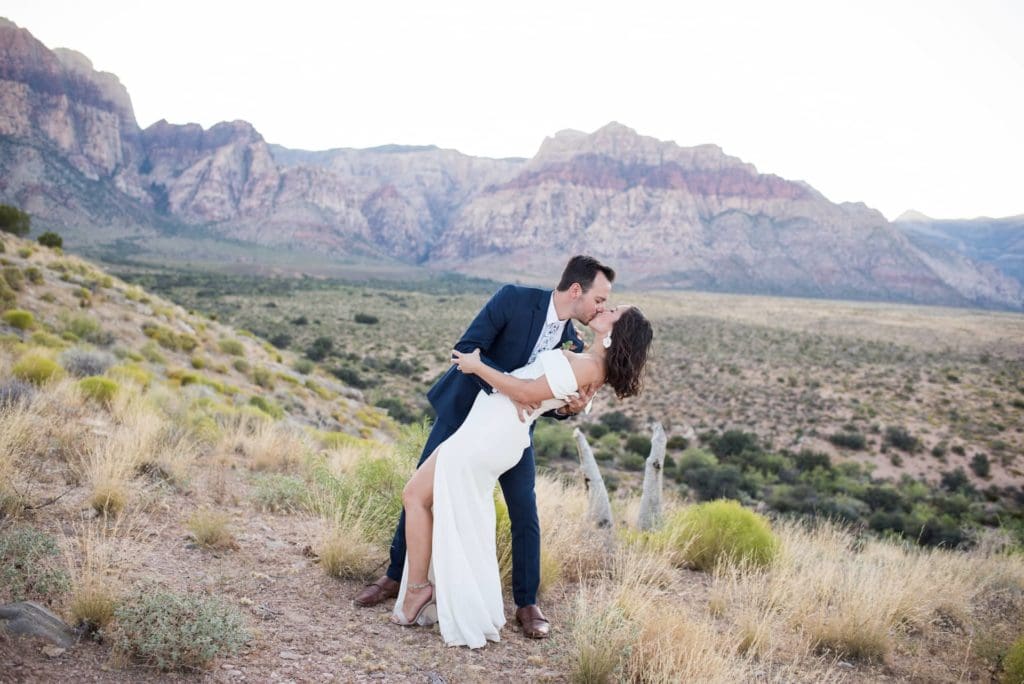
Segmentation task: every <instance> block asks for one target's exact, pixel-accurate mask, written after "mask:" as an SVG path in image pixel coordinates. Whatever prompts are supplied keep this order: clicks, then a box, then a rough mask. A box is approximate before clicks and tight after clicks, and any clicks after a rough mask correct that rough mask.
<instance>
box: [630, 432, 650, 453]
mask: <svg viewBox="0 0 1024 684" xmlns="http://www.w3.org/2000/svg"><path fill="white" fill-rule="evenodd" d="M626 451H632V452H633V453H635V454H640V455H641V456H647V455H648V454H650V453H651V439H650V437H646V436H644V435H639V434H631V435H629V436H628V437H626Z"/></svg>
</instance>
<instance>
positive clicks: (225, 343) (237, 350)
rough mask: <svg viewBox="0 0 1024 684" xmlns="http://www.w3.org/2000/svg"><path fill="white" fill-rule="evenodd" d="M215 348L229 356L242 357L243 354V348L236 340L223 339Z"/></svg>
mask: <svg viewBox="0 0 1024 684" xmlns="http://www.w3.org/2000/svg"><path fill="white" fill-rule="evenodd" d="M217 347H218V348H219V349H220V350H221V352H222V353H224V354H229V355H231V356H243V355H244V354H245V346H244V345H243V344H242V343H241V342H239V341H238V340H230V339H223V340H220V341H219V342H218V343H217Z"/></svg>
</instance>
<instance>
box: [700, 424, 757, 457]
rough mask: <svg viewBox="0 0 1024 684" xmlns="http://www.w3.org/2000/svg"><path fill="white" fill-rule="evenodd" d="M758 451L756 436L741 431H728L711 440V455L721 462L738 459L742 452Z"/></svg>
mask: <svg viewBox="0 0 1024 684" xmlns="http://www.w3.org/2000/svg"><path fill="white" fill-rule="evenodd" d="M760 450H761V447H760V445H759V444H758V441H757V435H755V434H753V433H751V432H743V431H742V430H728V431H726V432H724V433H722V434H721V435H719V436H718V437H715V438H714V439H713V440H711V451H712V453H714V454H715V456H717V457H718V458H719V459H721V460H723V461H727V460H729V459H732V458H736V457H739V456H741V455H743V453H744V452H751V451H752V452H757V451H760Z"/></svg>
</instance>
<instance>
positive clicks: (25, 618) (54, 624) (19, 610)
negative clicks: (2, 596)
mask: <svg viewBox="0 0 1024 684" xmlns="http://www.w3.org/2000/svg"><path fill="white" fill-rule="evenodd" d="M0 630H4V631H7V632H8V633H10V634H13V635H16V636H22V637H36V638H39V639H45V640H46V641H49V642H50V643H51V644H54V645H55V646H59V647H61V648H71V647H72V646H74V645H75V642H76V640H77V638H76V635H75V632H74V630H72V629H71V627H69V626H68V625H67V624H66V623H65V622H64V621H63V620H61V619H60V618H59V617H57V616H56V615H54V614H53V613H52V612H50V611H49V610H48V609H47V608H45V607H44V606H41V605H39V604H38V603H35V602H33V601H23V602H19V603H8V604H6V605H3V606H0Z"/></svg>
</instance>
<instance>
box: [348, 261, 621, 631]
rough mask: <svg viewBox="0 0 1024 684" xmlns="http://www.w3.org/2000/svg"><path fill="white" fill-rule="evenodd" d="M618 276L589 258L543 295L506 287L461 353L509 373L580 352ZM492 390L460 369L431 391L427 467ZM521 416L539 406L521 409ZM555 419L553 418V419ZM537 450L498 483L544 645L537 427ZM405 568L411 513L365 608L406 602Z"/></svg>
mask: <svg viewBox="0 0 1024 684" xmlns="http://www.w3.org/2000/svg"><path fill="white" fill-rule="evenodd" d="M613 280H615V271H614V270H612V269H611V268H610V267H608V266H605V265H604V264H602V263H600V262H599V261H598V260H597V259H594V258H593V257H589V256H574V257H573V258H572V259H570V260H569V263H568V264H566V267H565V270H564V271H563V272H562V278H561V280H560V281H559V283H558V287H557V288H556V289H555V290H554V291H551V290H541V289H537V288H531V287H519V286H516V285H505V286H504V287H502V288H501V289H500V290H498V292H497V293H496V294H495V295H494V296H493V297H491V299H490V301H488V302H487V304H486V305H484V308H483V309H481V310H480V313H478V314H477V316H476V318H474V319H473V322H472V323H470V325H469V328H468V329H467V330H466V332H465V333H463V335H462V339H460V340H459V341H458V343H457V344H456V345H455V348H456V349H458V350H459V351H461V352H472V351H473V350H474V349H477V348H479V349H480V353H481V356H482V357H483V360H484V362H485V363H486V364H487V365H489V366H491V367H493V368H496V369H498V370H500V371H503V372H508V371H511V370H514V369H516V368H519V367H521V366H525V365H527V363H529V362H531V361H533V360H534V359H535V358H536V356H537V354H539V353H540V352H542V351H546V350H548V349H554V348H555V347H560V346H562V345H563V344H565V343H571V344H572V347H573V349H574V350H575V351H582V350H583V342H582V341H581V340H580V338H579V336H578V335H577V334H576V329H575V328H574V327H573V325H572V321H571V320H570V319H572V318H575V319H576V320H577V321H579V322H580V323H583V324H584V325H587V324H589V323H590V320H591V319H592V318H593V317H594V316H596V315H597V314H599V313H601V312H602V311H604V305H605V302H606V301H607V300H608V295H609V294H610V293H611V288H612V281H613ZM481 389H483V390H484V391H487V392H490V391H491V387H490V386H489V385H487V383H485V382H483V381H482V380H480V378H479V377H477V376H476V375H465V374H463V373H460V372H459V369H458V368H457V367H455V366H452V367H451V368H449V369H448V372H447V373H445V374H444V375H443V376H442V377H441V379H440V380H438V381H437V382H436V383H435V384H434V386H433V387H431V388H430V391H429V392H428V393H427V398H428V399H429V400H430V404H431V405H432V406H433V407H434V410H435V411H436V412H437V420H436V421H435V422H434V427H433V429H432V430H431V431H430V436H429V437H428V438H427V443H426V445H425V446H424V447H423V454H422V455H421V456H420V465H422V464H423V462H424V461H425V460H427V458H428V457H429V456H430V455H431V454H432V453H434V450H435V449H436V448H437V446H438V445H439V444H441V442H443V441H444V440H446V439H447V438H448V437H450V436H451V435H452V434H453V433H454V432H455V431H456V430H458V429H459V426H460V425H462V423H463V421H464V420H465V419H466V416H467V415H469V410H470V408H472V406H473V402H474V400H475V399H476V396H477V394H478V393H479V391H480V390H481ZM596 391H597V387H581V388H580V391H579V396H578V397H577V398H576V399H574V400H573V401H572V402H570V403H569V404H566V405H565V406H564V407H562V408H561V409H557V410H556V411H554V414H555V416H554V417H557V418H566V417H568V416H570V415H573V414H575V413H578V412H579V411H581V410H582V409H583V407H584V406H586V405H587V403H588V402H589V401H590V399H591V398H592V397H593V396H594V393H595V392H596ZM516 408H517V409H518V411H519V415H520V417H522V416H523V413H524V411H525V412H526V413H527V414H529V412H530V410H531V409H532V408H534V407H529V406H521V405H517V406H516ZM548 415H551V414H548ZM530 438H531V444H530V446H529V447H527V448H526V450H525V451H523V458H522V459H521V460H520V461H519V463H518V464H517V465H515V466H514V467H513V468H512V469H511V470H509V471H508V472H506V473H505V474H503V475H502V476H501V477H500V478H498V481H499V482H500V483H501V491H502V494H503V495H504V497H505V503H506V504H507V506H508V514H509V519H510V522H511V526H512V595H513V598H514V599H515V602H516V608H517V610H516V620H517V621H518V622H519V624H520V625H521V626H522V628H523V634H525V635H526V636H528V637H532V638H535V639H543V638H544V637H546V636H547V635H548V632H549V631H550V625H549V623H548V620H547V618H545V617H544V613H542V612H541V610H540V608H538V607H537V587H538V586H539V584H540V523H539V521H538V520H537V498H536V495H535V493H534V478H535V475H536V473H535V470H534V463H533V443H532V439H533V428H532V427H531V429H530ZM404 565H405V513H404V512H403V513H402V515H401V517H400V518H399V519H398V529H397V530H395V538H394V540H393V541H392V542H391V565H390V566H389V567H388V569H387V574H385V575H384V576H383V577H381V578H380V579H378V580H377V581H376V582H374V583H373V584H368V585H366V587H364V588H363V590H362V591H361V592H360V593H359V595H358V596H356V597H355V599H354V602H355V604H356V605H357V606H375V605H377V604H378V603H380V602H381V601H384V600H385V599H389V598H394V597H396V596H398V588H399V586H400V583H401V580H402V570H403V568H404Z"/></svg>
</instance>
